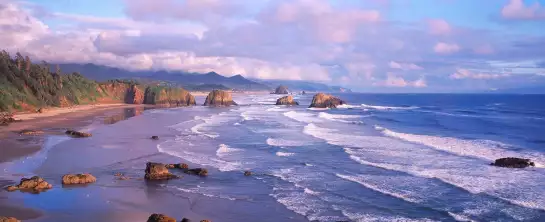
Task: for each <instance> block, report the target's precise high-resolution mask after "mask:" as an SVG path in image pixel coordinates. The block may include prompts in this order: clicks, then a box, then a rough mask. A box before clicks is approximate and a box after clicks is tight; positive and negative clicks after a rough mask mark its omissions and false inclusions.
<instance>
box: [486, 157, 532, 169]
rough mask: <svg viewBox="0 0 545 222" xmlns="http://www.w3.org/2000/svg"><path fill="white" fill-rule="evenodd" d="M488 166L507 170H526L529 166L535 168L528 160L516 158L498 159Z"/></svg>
mask: <svg viewBox="0 0 545 222" xmlns="http://www.w3.org/2000/svg"><path fill="white" fill-rule="evenodd" d="M490 165H493V166H498V167H507V168H526V167H529V166H535V163H534V162H532V161H530V159H522V158H516V157H507V158H500V159H497V160H496V161H494V163H491V164H490Z"/></svg>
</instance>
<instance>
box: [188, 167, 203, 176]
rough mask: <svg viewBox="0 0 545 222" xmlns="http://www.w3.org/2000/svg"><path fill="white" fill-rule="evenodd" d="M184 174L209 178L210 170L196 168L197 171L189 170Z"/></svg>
mask: <svg viewBox="0 0 545 222" xmlns="http://www.w3.org/2000/svg"><path fill="white" fill-rule="evenodd" d="M184 173H186V174H190V175H198V176H201V177H205V176H208V170H207V169H203V168H195V169H189V170H185V171H184Z"/></svg>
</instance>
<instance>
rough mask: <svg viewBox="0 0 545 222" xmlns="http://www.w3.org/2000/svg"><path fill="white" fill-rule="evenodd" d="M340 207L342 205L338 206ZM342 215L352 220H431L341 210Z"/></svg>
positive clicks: (379, 221)
mask: <svg viewBox="0 0 545 222" xmlns="http://www.w3.org/2000/svg"><path fill="white" fill-rule="evenodd" d="M339 208H342V207H339ZM342 213H343V215H345V216H347V217H348V218H350V220H352V221H357V222H383V221H388V222H431V221H433V220H430V219H413V218H406V217H401V216H388V215H372V214H368V213H351V212H348V211H345V210H342Z"/></svg>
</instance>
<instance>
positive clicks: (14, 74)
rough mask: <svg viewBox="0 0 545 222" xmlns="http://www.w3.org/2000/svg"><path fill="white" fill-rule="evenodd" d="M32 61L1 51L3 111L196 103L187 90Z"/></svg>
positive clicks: (1, 98)
mask: <svg viewBox="0 0 545 222" xmlns="http://www.w3.org/2000/svg"><path fill="white" fill-rule="evenodd" d="M54 70H55V71H54V72H52V71H51V66H50V65H49V64H47V63H46V62H42V63H41V64H35V63H32V61H31V60H30V59H29V57H23V56H22V55H21V54H19V53H17V54H16V56H15V58H12V57H11V56H10V55H9V53H8V52H6V51H2V52H0V111H23V110H26V111H35V110H36V109H38V108H42V107H50V106H53V107H62V106H70V105H77V104H93V103H123V102H125V103H131V104H153V105H161V106H186V105H193V104H194V103H195V99H194V98H193V96H192V95H191V94H190V93H189V92H188V91H186V90H184V89H182V88H176V87H167V86H160V85H157V84H155V85H153V84H149V85H143V84H139V83H138V82H136V81H125V80H109V81H105V82H97V81H94V80H90V79H87V78H85V77H84V76H83V75H81V74H79V73H77V72H73V73H69V74H67V73H63V72H62V71H61V68H60V67H59V66H55V69H54Z"/></svg>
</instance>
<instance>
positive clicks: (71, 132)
mask: <svg viewBox="0 0 545 222" xmlns="http://www.w3.org/2000/svg"><path fill="white" fill-rule="evenodd" d="M66 134H67V135H70V136H72V137H75V138H85V137H91V136H93V135H92V134H90V133H84V132H78V131H75V130H67V131H66Z"/></svg>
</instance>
